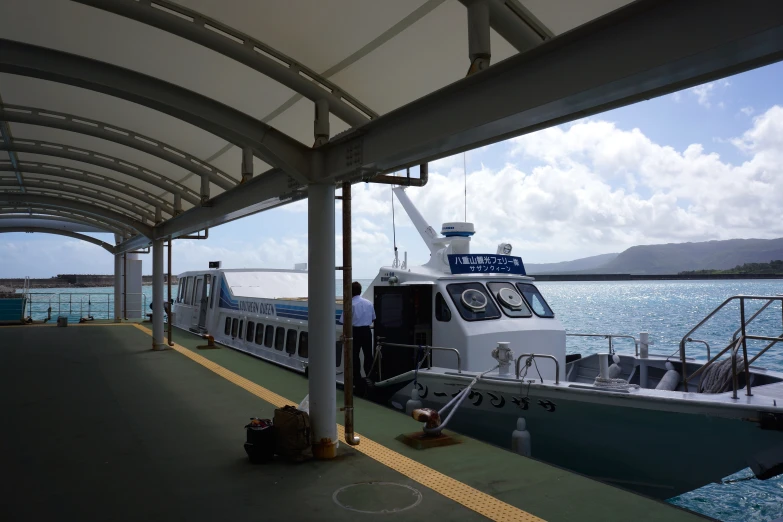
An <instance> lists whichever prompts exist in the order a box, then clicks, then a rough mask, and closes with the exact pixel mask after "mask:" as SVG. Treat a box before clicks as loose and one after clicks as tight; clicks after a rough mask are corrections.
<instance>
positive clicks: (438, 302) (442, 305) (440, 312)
mask: <svg viewBox="0 0 783 522" xmlns="http://www.w3.org/2000/svg"><path fill="white" fill-rule="evenodd" d="M435 319H437V320H438V321H443V322H444V323H447V322H449V321H451V310H449V304H448V303H447V302H446V300H445V299H443V294H441V293H440V292H438V295H436V296H435Z"/></svg>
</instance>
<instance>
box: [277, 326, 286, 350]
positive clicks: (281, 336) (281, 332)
mask: <svg viewBox="0 0 783 522" xmlns="http://www.w3.org/2000/svg"><path fill="white" fill-rule="evenodd" d="M284 344H285V328H283V327H282V326H278V327H277V328H276V329H275V350H279V351H281V352H282V351H283V345H284Z"/></svg>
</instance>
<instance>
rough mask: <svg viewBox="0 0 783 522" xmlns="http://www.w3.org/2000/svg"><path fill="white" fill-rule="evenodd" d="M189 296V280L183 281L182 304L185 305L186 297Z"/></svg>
mask: <svg viewBox="0 0 783 522" xmlns="http://www.w3.org/2000/svg"><path fill="white" fill-rule="evenodd" d="M187 295H188V278H187V277H186V278H185V279H183V280H182V297H181V298H180V302H181V303H185V297H187Z"/></svg>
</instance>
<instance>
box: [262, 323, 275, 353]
mask: <svg viewBox="0 0 783 522" xmlns="http://www.w3.org/2000/svg"><path fill="white" fill-rule="evenodd" d="M274 338H275V327H274V326H272V325H271V324H268V325H266V332H264V346H266V347H267V348H271V347H272V341H273V340H274Z"/></svg>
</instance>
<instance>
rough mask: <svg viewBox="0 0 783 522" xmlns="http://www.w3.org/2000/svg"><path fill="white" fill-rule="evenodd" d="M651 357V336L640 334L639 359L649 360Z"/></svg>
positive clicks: (644, 333)
mask: <svg viewBox="0 0 783 522" xmlns="http://www.w3.org/2000/svg"><path fill="white" fill-rule="evenodd" d="M649 356H650V334H649V333H647V332H642V333H640V334H639V357H641V358H642V359H647V358H648V357H649Z"/></svg>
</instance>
